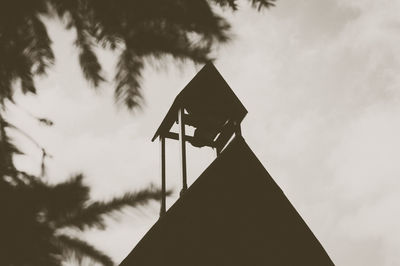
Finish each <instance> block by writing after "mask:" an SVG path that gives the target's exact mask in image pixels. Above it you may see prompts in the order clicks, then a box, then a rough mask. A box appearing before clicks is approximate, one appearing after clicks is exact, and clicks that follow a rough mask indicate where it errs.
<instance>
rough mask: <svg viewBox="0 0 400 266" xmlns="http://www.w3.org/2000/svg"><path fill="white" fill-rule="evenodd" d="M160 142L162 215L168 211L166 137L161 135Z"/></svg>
mask: <svg viewBox="0 0 400 266" xmlns="http://www.w3.org/2000/svg"><path fill="white" fill-rule="evenodd" d="M160 144H161V208H160V217H161V216H163V215H164V214H165V212H166V200H167V199H166V198H167V193H166V179H165V173H166V172H165V138H164V137H162V136H160Z"/></svg>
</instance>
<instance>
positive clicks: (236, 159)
mask: <svg viewBox="0 0 400 266" xmlns="http://www.w3.org/2000/svg"><path fill="white" fill-rule="evenodd" d="M120 265H121V266H135V265H139V266H160V265H167V266H214V265H215V266H217V265H218V266H225V265H226V266H239V265H240V266H259V265H274V266H275V265H306V266H314V265H315V266H324V265H334V264H333V262H332V261H331V260H330V258H329V256H328V255H327V253H326V252H325V250H324V248H323V247H322V246H321V244H320V243H319V241H318V240H317V239H316V237H315V236H314V235H313V233H312V232H311V230H310V229H309V228H308V226H307V225H306V223H305V222H304V221H303V219H302V218H301V217H300V215H299V214H298V213H297V211H296V210H295V208H294V207H293V206H292V205H291V203H290V202H289V200H288V199H287V198H286V196H285V195H284V193H283V192H282V190H281V189H280V188H279V187H278V185H277V184H276V183H275V182H274V180H273V179H272V178H271V176H270V175H269V174H268V172H267V171H266V170H265V168H264V167H263V166H262V164H261V163H260V162H259V160H258V159H257V158H256V156H255V155H254V153H253V152H252V151H251V149H250V148H249V147H248V145H247V144H246V142H245V141H244V139H243V138H241V137H236V138H235V139H234V140H233V141H232V142H231V143H230V144H229V145H228V147H227V148H226V149H225V150H224V151H223V152H222V153H221V154H220V156H218V157H217V159H216V160H215V161H214V162H213V163H212V164H211V165H210V166H209V167H208V168H207V169H206V170H205V171H204V172H203V173H202V174H201V176H200V177H199V178H198V179H197V180H196V181H195V183H194V184H193V185H192V186H191V187H190V188H189V189H188V190H187V192H186V193H185V194H184V195H183V196H182V197H181V198H180V199H179V200H178V201H177V202H176V203H175V204H174V205H173V206H172V207H171V208H170V209H169V210H168V211H167V213H166V214H165V215H164V216H162V217H161V218H160V219H159V220H158V221H157V222H156V224H155V225H154V226H153V227H152V228H151V229H150V230H149V231H148V233H147V234H146V235H145V236H144V237H143V239H142V240H141V241H140V242H139V243H138V244H137V246H136V247H135V248H134V249H133V250H132V252H131V253H130V254H129V255H128V256H127V257H126V258H125V260H124V261H123V262H122V263H121V264H120Z"/></svg>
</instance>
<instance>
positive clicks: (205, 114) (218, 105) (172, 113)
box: [152, 62, 247, 148]
mask: <svg viewBox="0 0 400 266" xmlns="http://www.w3.org/2000/svg"><path fill="white" fill-rule="evenodd" d="M181 109H184V110H185V111H186V113H185V124H187V125H190V126H194V127H196V128H199V127H205V128H210V127H211V126H214V125H215V127H217V128H219V129H218V132H216V134H215V135H217V133H219V135H218V136H219V137H218V139H216V140H215V143H210V144H209V145H208V146H211V147H217V146H218V147H219V148H222V147H223V146H224V145H225V144H226V143H227V141H228V140H229V139H230V137H231V136H232V135H233V133H234V127H233V126H232V123H228V122H234V123H235V124H240V123H241V122H242V120H243V118H244V117H245V116H246V114H247V110H246V108H245V107H244V106H243V104H242V103H241V102H240V100H239V99H238V97H237V96H236V95H235V93H234V92H233V91H232V89H231V88H230V87H229V85H228V84H227V83H226V81H225V80H224V78H223V77H222V76H221V74H220V73H219V72H218V70H217V69H216V68H215V66H214V65H213V64H212V63H211V62H209V63H207V64H206V65H205V66H204V67H203V68H202V69H201V70H200V71H199V72H198V73H197V75H196V76H195V77H194V78H193V79H192V80H191V81H190V82H189V83H188V84H187V85H186V87H185V88H184V89H183V90H182V91H181V92H180V93H179V94H178V96H177V97H176V98H175V100H174V102H173V104H172V106H171V108H170V109H169V111H168V113H167V115H166V116H165V117H164V119H163V121H162V122H161V125H160V126H159V128H158V129H157V131H156V133H155V134H154V136H153V138H152V141H154V140H155V139H156V138H157V137H159V136H161V137H171V134H173V133H171V132H170V129H171V127H172V125H173V124H174V122H176V121H177V120H178V112H179V110H181ZM172 138H173V137H172ZM192 144H194V142H192Z"/></svg>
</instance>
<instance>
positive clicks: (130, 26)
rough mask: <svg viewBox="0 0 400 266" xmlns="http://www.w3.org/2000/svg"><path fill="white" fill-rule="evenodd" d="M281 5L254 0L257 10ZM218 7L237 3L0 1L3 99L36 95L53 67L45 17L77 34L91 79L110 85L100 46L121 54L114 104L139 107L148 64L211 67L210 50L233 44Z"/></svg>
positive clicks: (219, 0)
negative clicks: (168, 59)
mask: <svg viewBox="0 0 400 266" xmlns="http://www.w3.org/2000/svg"><path fill="white" fill-rule="evenodd" d="M274 1H275V0H249V2H250V3H251V4H252V5H253V6H254V7H255V8H258V9H261V8H263V7H266V8H268V7H270V6H272V5H273V3H274ZM213 6H221V7H223V8H225V9H232V10H236V9H237V1H236V0H184V1H183V0H113V1H110V0H2V1H0V100H4V99H12V97H13V88H15V85H16V84H17V85H19V86H20V88H21V90H22V91H23V92H25V93H27V92H31V93H35V92H36V87H35V82H34V76H35V75H43V74H45V73H46V70H47V69H48V67H49V66H51V65H52V64H53V63H54V60H55V56H54V54H53V50H52V48H51V38H50V37H51V36H49V35H48V32H47V29H46V26H45V24H44V23H43V18H44V17H46V18H53V19H60V20H61V21H62V22H64V25H65V27H66V28H67V29H70V30H74V31H75V32H76V39H75V45H76V47H77V49H78V51H79V62H80V65H81V68H82V71H83V74H84V77H85V78H86V79H87V80H88V81H89V82H90V83H91V84H92V85H94V86H98V85H99V84H100V83H101V82H102V81H104V77H103V73H102V66H101V65H100V63H99V60H98V58H97V55H96V53H95V51H94V47H95V46H97V45H100V46H102V47H103V48H104V49H109V50H112V51H114V52H115V53H116V54H118V58H119V59H118V65H117V69H116V74H115V80H114V81H115V84H116V88H115V98H116V100H117V101H118V102H120V103H123V104H125V106H127V107H128V108H133V107H135V106H136V105H137V104H139V103H140V101H141V92H140V84H141V83H140V82H141V72H142V69H143V66H144V60H145V59H146V58H148V57H155V58H160V57H162V56H165V55H171V56H173V57H174V58H176V59H189V60H192V61H194V62H200V63H202V62H205V61H207V60H209V59H210V58H209V54H210V51H211V49H212V48H213V47H214V46H215V45H216V44H219V43H224V42H226V41H227V40H228V39H229V23H228V22H227V21H226V20H225V19H224V18H223V17H221V16H220V15H217V14H216V12H215V11H214V8H213Z"/></svg>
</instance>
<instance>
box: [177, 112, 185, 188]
mask: <svg viewBox="0 0 400 266" xmlns="http://www.w3.org/2000/svg"><path fill="white" fill-rule="evenodd" d="M183 115H184V109H183V108H181V109H180V110H179V114H178V120H179V142H180V144H181V163H182V190H181V195H183V193H185V192H186V190H187V174H186V135H185V121H184V118H183Z"/></svg>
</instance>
